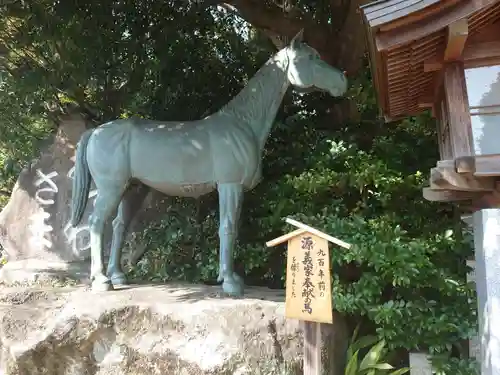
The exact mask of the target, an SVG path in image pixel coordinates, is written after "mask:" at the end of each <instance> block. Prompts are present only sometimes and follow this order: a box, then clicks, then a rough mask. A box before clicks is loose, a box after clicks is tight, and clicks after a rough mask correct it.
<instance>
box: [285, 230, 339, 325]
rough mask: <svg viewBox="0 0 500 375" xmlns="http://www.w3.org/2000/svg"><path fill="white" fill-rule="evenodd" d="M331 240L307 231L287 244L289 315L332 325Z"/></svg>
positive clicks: (287, 307) (287, 303)
mask: <svg viewBox="0 0 500 375" xmlns="http://www.w3.org/2000/svg"><path fill="white" fill-rule="evenodd" d="M328 254H329V249H328V241H327V240H325V239H323V238H321V237H318V236H316V235H314V234H312V233H309V232H305V233H303V234H301V235H297V236H296V237H294V238H292V239H291V240H290V241H289V243H288V260H287V280H286V296H287V298H286V315H287V317H289V318H296V319H301V320H307V321H317V322H325V323H328V322H331V316H332V301H331V286H330V282H331V281H330V268H329V264H330V260H329V255H328Z"/></svg>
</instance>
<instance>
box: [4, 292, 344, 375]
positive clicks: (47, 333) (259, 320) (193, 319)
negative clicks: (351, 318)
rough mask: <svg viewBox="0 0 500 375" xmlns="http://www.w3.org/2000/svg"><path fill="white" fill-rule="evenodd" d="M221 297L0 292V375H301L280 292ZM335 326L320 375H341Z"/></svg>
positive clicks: (293, 324) (296, 341)
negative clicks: (330, 364)
mask: <svg viewBox="0 0 500 375" xmlns="http://www.w3.org/2000/svg"><path fill="white" fill-rule="evenodd" d="M219 292H220V287H218V286H212V287H210V286H200V285H158V286H151V285H149V286H131V287H126V288H123V289H121V290H116V291H113V292H106V293H99V294H96V293H92V292H90V291H88V290H86V289H85V288H81V287H79V288H57V289H49V288H45V289H35V288H33V289H22V288H1V289H0V315H1V316H2V319H1V320H0V330H1V332H2V335H1V337H0V348H1V349H2V350H0V373H1V374H5V375H23V374H30V375H45V374H58V375H74V374H99V375H150V374H172V375H174V374H175V375H183V374H186V375H209V374H210V375H227V374H235V375H236V374H238V375H269V374H287V375H288V374H301V373H302V369H301V367H302V361H303V332H302V328H301V324H300V322H299V321H297V320H294V319H286V318H285V316H284V313H285V303H284V291H279V290H269V289H266V288H252V287H251V288H249V289H248V290H246V296H245V298H242V299H230V298H224V297H221V296H220V295H219ZM334 322H335V323H334V325H333V326H331V327H332V330H331V332H323V334H324V341H323V342H324V343H325V344H324V345H325V346H324V348H323V349H324V354H325V357H324V358H323V360H324V365H325V372H324V374H325V375H341V374H343V373H344V372H343V368H342V362H344V359H345V348H346V345H347V341H348V336H347V335H345V334H344V331H345V326H342V325H343V324H344V323H343V320H342V319H341V317H337V316H335V317H334ZM329 363H333V364H335V365H334V366H328V364H329ZM339 365H340V366H339ZM332 367H335V368H336V369H334V368H332ZM339 367H340V368H339Z"/></svg>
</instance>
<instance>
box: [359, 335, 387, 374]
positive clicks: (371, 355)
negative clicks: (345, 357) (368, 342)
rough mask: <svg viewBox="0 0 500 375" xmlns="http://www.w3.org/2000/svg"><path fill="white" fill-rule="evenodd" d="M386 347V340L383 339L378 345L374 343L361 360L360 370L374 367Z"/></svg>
mask: <svg viewBox="0 0 500 375" xmlns="http://www.w3.org/2000/svg"><path fill="white" fill-rule="evenodd" d="M384 349H385V340H381V341H380V342H378V343H377V344H376V345H374V346H373V347H372V348H371V349H370V350H369V351H368V353H366V355H365V357H364V358H363V360H362V361H361V364H360V366H359V368H360V370H366V369H368V368H371V367H373V366H374V365H375V364H376V363H377V362H378V361H379V359H380V357H381V355H382V352H383V351H384Z"/></svg>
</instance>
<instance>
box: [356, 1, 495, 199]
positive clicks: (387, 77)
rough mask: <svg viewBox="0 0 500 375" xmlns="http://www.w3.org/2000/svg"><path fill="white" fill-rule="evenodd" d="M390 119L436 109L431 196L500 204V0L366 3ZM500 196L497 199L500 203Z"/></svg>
mask: <svg viewBox="0 0 500 375" xmlns="http://www.w3.org/2000/svg"><path fill="white" fill-rule="evenodd" d="M361 13H362V16H363V19H364V23H365V27H366V32H367V36H368V37H367V40H368V45H369V52H370V58H371V69H372V75H373V77H374V84H375V88H376V91H377V95H378V102H379V106H380V108H381V111H382V114H383V116H384V117H385V119H386V121H392V120H397V119H401V118H403V117H407V116H411V115H416V114H419V113H421V112H422V111H426V110H431V111H432V114H433V116H434V117H435V118H436V119H437V122H438V141H439V152H440V160H439V161H437V164H436V167H435V168H433V169H432V170H431V174H430V176H431V177H430V181H429V187H428V188H425V189H424V192H423V194H424V197H425V198H426V199H428V200H432V201H450V202H451V201H464V200H470V201H473V205H472V206H473V207H476V208H487V207H491V206H495V207H496V206H498V207H500V199H498V198H496V195H495V194H492V193H493V192H494V191H495V187H496V182H497V180H498V179H500V0H379V1H375V2H372V3H370V4H367V5H365V6H363V7H362V8H361ZM497 201H498V202H497Z"/></svg>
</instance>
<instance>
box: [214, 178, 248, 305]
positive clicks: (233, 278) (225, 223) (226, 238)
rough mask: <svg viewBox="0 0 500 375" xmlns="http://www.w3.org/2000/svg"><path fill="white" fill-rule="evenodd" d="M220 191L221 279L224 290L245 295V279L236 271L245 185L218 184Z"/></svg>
mask: <svg viewBox="0 0 500 375" xmlns="http://www.w3.org/2000/svg"><path fill="white" fill-rule="evenodd" d="M217 190H218V192H219V218H220V222H219V243H220V246H219V251H220V264H219V280H220V281H222V290H223V291H224V292H225V293H227V294H230V295H233V296H242V295H243V289H244V284H243V279H242V278H241V277H240V276H239V275H237V274H236V273H235V272H234V264H233V262H234V246H235V243H236V239H237V236H238V233H237V231H238V224H239V220H240V213H241V206H242V202H243V187H242V186H241V185H240V184H232V183H230V184H229V183H224V184H219V185H218V186H217Z"/></svg>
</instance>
